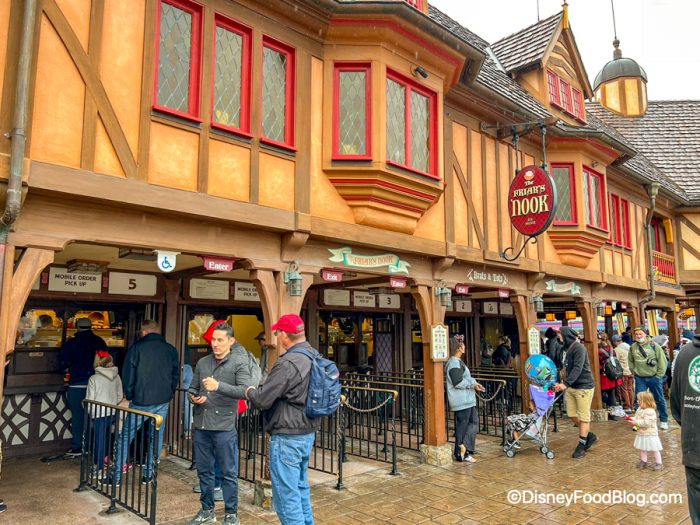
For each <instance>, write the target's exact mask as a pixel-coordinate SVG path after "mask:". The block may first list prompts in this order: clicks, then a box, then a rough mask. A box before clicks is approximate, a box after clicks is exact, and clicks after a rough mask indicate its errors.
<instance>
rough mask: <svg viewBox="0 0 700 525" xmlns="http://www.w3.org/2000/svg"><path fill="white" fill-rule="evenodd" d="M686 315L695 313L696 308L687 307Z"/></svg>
mask: <svg viewBox="0 0 700 525" xmlns="http://www.w3.org/2000/svg"><path fill="white" fill-rule="evenodd" d="M685 315H687V316H688V317H690V316H692V315H695V310H694V309H693V308H686V309H685Z"/></svg>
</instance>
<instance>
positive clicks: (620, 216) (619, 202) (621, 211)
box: [609, 193, 632, 248]
mask: <svg viewBox="0 0 700 525" xmlns="http://www.w3.org/2000/svg"><path fill="white" fill-rule="evenodd" d="M609 240H610V242H611V243H612V244H614V245H615V246H620V247H623V248H631V247H632V239H631V238H630V208H629V201H627V200H625V199H623V198H621V197H620V196H618V195H613V194H612V193H611V194H610V239H609Z"/></svg>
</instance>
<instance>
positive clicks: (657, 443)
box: [629, 390, 664, 470]
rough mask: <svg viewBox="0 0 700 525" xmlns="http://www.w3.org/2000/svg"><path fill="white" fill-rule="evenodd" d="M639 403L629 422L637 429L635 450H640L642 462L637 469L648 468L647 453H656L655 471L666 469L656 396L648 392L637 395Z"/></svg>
mask: <svg viewBox="0 0 700 525" xmlns="http://www.w3.org/2000/svg"><path fill="white" fill-rule="evenodd" d="M637 402H638V403H639V408H638V409H637V412H636V413H635V414H634V417H631V418H629V421H630V422H631V423H632V424H634V425H635V427H637V429H638V430H637V436H636V437H635V438H634V448H636V449H637V450H639V455H640V461H639V463H638V464H637V468H644V467H646V466H647V453H648V452H653V453H654V460H655V462H656V464H655V465H654V467H653V468H654V470H661V469H662V468H664V466H663V463H662V462H661V451H662V450H663V446H662V445H661V440H660V439H659V430H658V428H657V427H656V402H655V401H654V396H653V395H652V393H651V392H649V391H648V390H647V391H645V392H639V393H638V394H637Z"/></svg>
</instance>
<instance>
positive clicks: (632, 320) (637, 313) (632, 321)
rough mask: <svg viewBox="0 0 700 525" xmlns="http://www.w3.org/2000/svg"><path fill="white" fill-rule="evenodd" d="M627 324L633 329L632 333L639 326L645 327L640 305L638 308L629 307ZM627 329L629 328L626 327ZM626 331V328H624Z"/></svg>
mask: <svg viewBox="0 0 700 525" xmlns="http://www.w3.org/2000/svg"><path fill="white" fill-rule="evenodd" d="M627 322H628V323H629V325H630V327H631V328H632V331H634V329H635V328H636V327H637V326H644V319H642V312H641V310H640V308H639V305H637V306H628V307H627ZM625 328H627V327H625ZM623 331H624V328H623Z"/></svg>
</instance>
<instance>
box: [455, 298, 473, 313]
mask: <svg viewBox="0 0 700 525" xmlns="http://www.w3.org/2000/svg"><path fill="white" fill-rule="evenodd" d="M455 310H456V311H458V312H461V313H465V314H470V313H472V302H471V301H469V300H466V299H465V300H461V299H458V300H456V301H455Z"/></svg>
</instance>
